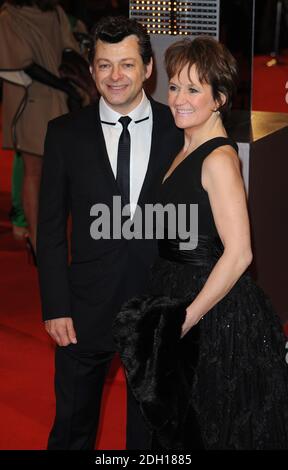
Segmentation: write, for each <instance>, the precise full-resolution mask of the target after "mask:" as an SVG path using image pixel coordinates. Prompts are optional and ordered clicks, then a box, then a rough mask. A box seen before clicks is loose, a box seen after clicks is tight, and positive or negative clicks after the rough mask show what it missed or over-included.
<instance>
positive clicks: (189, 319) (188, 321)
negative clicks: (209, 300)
mask: <svg viewBox="0 0 288 470" xmlns="http://www.w3.org/2000/svg"><path fill="white" fill-rule="evenodd" d="M190 307H191V306H189V307H187V309H186V318H185V321H184V323H183V325H182V332H181V338H183V337H184V336H185V335H186V334H187V333H188V331H189V330H190V329H191V328H192V326H194V325H196V324H197V323H198V321H199V320H201V318H202V317H200V318H199V319H195V315H193V311H192V309H191V308H190Z"/></svg>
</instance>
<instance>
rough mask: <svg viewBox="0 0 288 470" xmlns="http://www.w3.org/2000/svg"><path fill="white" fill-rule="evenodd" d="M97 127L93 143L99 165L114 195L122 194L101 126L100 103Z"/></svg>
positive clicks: (96, 121)
mask: <svg viewBox="0 0 288 470" xmlns="http://www.w3.org/2000/svg"><path fill="white" fill-rule="evenodd" d="M95 117H96V119H95V127H94V133H93V137H94V138H93V141H94V147H95V155H97V159H98V164H99V166H100V167H101V168H102V172H103V173H100V174H103V176H104V178H106V180H107V182H108V184H109V186H110V188H111V191H112V193H113V194H120V193H119V189H118V186H117V183H116V179H115V176H114V173H113V170H112V167H111V164H110V160H109V156H108V152H107V148H106V144H105V138H104V134H103V130H102V126H101V121H100V115H99V103H97V104H96V105H95Z"/></svg>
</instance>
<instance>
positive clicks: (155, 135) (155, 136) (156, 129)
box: [138, 98, 162, 206]
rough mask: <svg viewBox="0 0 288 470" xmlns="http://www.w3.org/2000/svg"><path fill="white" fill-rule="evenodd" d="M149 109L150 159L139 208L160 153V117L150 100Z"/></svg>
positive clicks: (139, 199)
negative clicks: (150, 127) (151, 120)
mask: <svg viewBox="0 0 288 470" xmlns="http://www.w3.org/2000/svg"><path fill="white" fill-rule="evenodd" d="M150 102H151V107H152V115H153V128H152V139H151V150H150V157H149V162H148V168H147V171H146V175H145V178H144V182H143V185H142V188H141V191H140V195H139V198H138V205H139V206H141V205H142V204H143V203H144V201H145V197H146V195H147V191H148V189H149V185H150V183H151V179H152V177H153V175H154V174H155V170H156V169H157V166H158V161H159V158H157V157H159V152H160V151H161V135H162V130H161V116H160V115H159V113H158V112H157V110H156V107H155V104H154V101H153V100H152V99H151V98H150Z"/></svg>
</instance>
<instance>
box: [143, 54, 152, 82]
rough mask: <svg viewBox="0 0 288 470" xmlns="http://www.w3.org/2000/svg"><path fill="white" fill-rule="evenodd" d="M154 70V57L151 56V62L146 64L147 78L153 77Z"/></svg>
mask: <svg viewBox="0 0 288 470" xmlns="http://www.w3.org/2000/svg"><path fill="white" fill-rule="evenodd" d="M152 70H153V59H152V57H151V59H150V62H149V63H148V64H147V65H145V79H146V80H147V79H148V78H149V77H151V74H152Z"/></svg>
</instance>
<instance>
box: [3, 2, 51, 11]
mask: <svg viewBox="0 0 288 470" xmlns="http://www.w3.org/2000/svg"><path fill="white" fill-rule="evenodd" d="M6 1H7V3H10V4H11V5H13V6H14V7H34V6H35V7H38V8H39V9H40V10H42V11H49V10H54V8H55V7H56V5H57V4H58V3H59V0H6Z"/></svg>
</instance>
